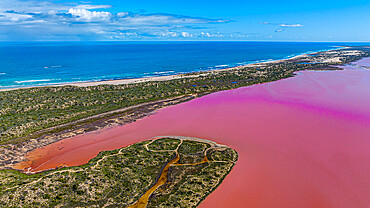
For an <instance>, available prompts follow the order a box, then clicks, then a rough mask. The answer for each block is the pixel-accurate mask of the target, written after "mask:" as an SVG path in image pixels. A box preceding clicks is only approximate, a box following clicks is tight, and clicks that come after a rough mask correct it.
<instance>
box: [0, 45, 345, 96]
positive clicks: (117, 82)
mask: <svg viewBox="0 0 370 208" xmlns="http://www.w3.org/2000/svg"><path fill="white" fill-rule="evenodd" d="M335 50H338V49H333V50H330V51H335ZM316 53H318V52H316ZM312 54H314V53H312ZM307 56H308V54H302V55H297V56H294V57H291V58H287V59H280V60H272V61H264V62H259V63H251V64H246V65H241V66H235V67H229V68H225V69H213V70H210V71H199V72H195V74H194V73H192V74H176V75H167V76H153V77H142V78H134V79H117V80H106V81H89V82H72V83H63V84H53V85H46V86H33V87H18V88H8V89H0V92H4V91H10V90H18V89H28V88H34V87H57V86H76V87H89V86H98V85H122V84H135V83H142V82H156V81H167V80H173V79H181V78H192V77H199V76H206V75H208V74H210V73H217V72H222V71H230V70H237V69H241V68H245V67H255V66H261V65H265V64H272V63H281V62H284V61H289V60H295V59H301V58H305V57H307Z"/></svg>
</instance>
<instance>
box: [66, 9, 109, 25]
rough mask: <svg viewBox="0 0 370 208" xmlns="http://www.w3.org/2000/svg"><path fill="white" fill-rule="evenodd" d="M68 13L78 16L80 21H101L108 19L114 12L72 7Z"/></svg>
mask: <svg viewBox="0 0 370 208" xmlns="http://www.w3.org/2000/svg"><path fill="white" fill-rule="evenodd" d="M68 14H71V15H72V16H74V17H76V18H77V20H78V21H83V22H100V21H108V20H110V17H111V16H112V14H111V13H110V12H97V11H89V10H87V9H75V8H71V9H69V10H68Z"/></svg>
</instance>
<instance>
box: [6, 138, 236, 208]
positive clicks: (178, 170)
mask: <svg viewBox="0 0 370 208" xmlns="http://www.w3.org/2000/svg"><path fill="white" fill-rule="evenodd" d="M237 159H238V155H237V153H236V151H235V150H233V149H231V148H229V147H227V146H225V145H220V144H217V143H215V142H212V141H208V140H203V139H197V138H191V137H179V136H165V137H159V138H155V139H153V140H149V141H144V142H140V143H136V144H133V145H130V146H128V147H124V148H121V149H117V150H113V151H106V152H101V153H100V154H99V155H98V156H97V157H95V158H93V159H92V160H90V161H89V163H87V164H85V165H83V166H78V167H69V168H62V169H57V170H52V171H46V172H42V173H38V174H33V175H26V174H23V173H19V172H17V171H13V170H2V171H0V181H1V184H0V206H2V207H90V206H92V207H103V206H104V207H130V208H141V207H196V206H198V205H199V204H200V202H201V201H203V200H204V199H205V197H206V196H207V195H209V194H210V193H211V192H212V191H213V190H215V189H216V188H217V186H218V185H219V184H220V183H221V182H222V180H223V179H224V178H225V177H226V175H227V174H228V173H229V172H230V171H231V169H232V168H233V166H234V165H235V163H236V162H237Z"/></svg>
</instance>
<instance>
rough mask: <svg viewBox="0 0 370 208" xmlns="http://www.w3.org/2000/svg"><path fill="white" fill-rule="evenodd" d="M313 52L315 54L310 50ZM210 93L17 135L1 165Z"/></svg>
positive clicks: (7, 146)
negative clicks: (32, 134) (24, 136)
mask: <svg viewBox="0 0 370 208" xmlns="http://www.w3.org/2000/svg"><path fill="white" fill-rule="evenodd" d="M336 50H337V49H336ZM330 51H335V50H330ZM319 53H320V52H316V53H313V54H319ZM321 53H322V52H321ZM331 53H332V52H331ZM341 53H344V52H339V54H341ZM346 53H347V52H346ZM337 54H338V53H335V54H334V57H336V55H337ZM310 55H312V54H310ZM319 55H320V54H319ZM342 55H343V54H342ZM332 56H333V54H331V55H330V56H329V60H332ZM320 57H321V56H319V58H320ZM305 58H310V59H313V60H315V59H316V58H313V57H311V56H309V55H308V54H303V55H298V56H295V57H291V58H288V59H283V60H275V61H269V62H263V63H254V64H248V65H246V66H238V67H232V68H227V69H219V70H213V71H208V72H203V73H195V75H194V74H190V76H193V77H199V76H207V75H213V73H217V72H221V71H223V72H227V71H233V70H235V71H240V70H241V69H244V68H246V67H259V66H264V67H269V66H270V65H268V64H273V63H284V62H287V63H288V64H289V63H293V64H296V63H300V62H302V61H305V60H306V59H305ZM335 60H336V59H335ZM334 65H336V64H334ZM337 65H338V64H337ZM326 69H328V70H329V69H330V70H333V69H340V68H338V67H337V66H332V65H328V66H327V67H322V66H317V67H316V68H315V67H313V68H311V70H326ZM230 73H233V72H230ZM177 76H178V77H177V78H186V77H184V76H183V75H177ZM159 78H160V77H159ZM166 78H170V79H175V78H174V76H169V77H165V79H164V80H163V81H166ZM146 79H148V78H143V79H139V80H142V82H146V81H148V80H146ZM280 79H282V78H279V79H276V80H280ZM114 81H116V82H115V83H116V84H119V83H117V82H119V81H120V80H114ZM122 81H127V80H122ZM129 81H131V83H133V84H134V83H136V82H135V81H138V80H137V79H134V82H132V81H133V80H132V79H131V80H129ZM267 81H268V80H267ZM270 81H274V80H270ZM264 82H266V81H264ZM101 83H106V81H104V82H88V83H86V84H87V85H86V86H90V84H93V85H91V86H95V85H100V84H101ZM63 86H64V85H63ZM66 86H70V85H66ZM247 86H248V85H247ZM216 92H217V91H216ZM209 93H210V92H208V93H196V94H190V95H187V96H183V97H181V98H173V99H172V100H171V99H170V100H158V101H157V102H153V103H151V102H149V103H144V106H145V107H144V108H143V107H141V106H142V105H140V106H139V107H138V108H135V106H133V107H134V109H131V108H130V109H131V110H129V111H125V110H124V109H119V110H118V111H119V113H118V114H114V115H112V114H110V113H112V112H107V115H108V116H106V117H99V114H98V115H96V116H98V117H99V118H98V119H96V120H93V121H88V122H82V124H80V123H78V121H79V120H78V121H76V122H77V125H76V123H75V122H68V123H66V124H63V125H56V126H55V127H53V128H59V127H60V126H66V127H70V128H63V129H62V131H58V132H57V133H55V132H51V133H49V132H46V133H45V134H40V136H37V137H34V138H31V139H30V140H22V138H19V139H20V140H19V139H17V140H19V141H18V142H16V143H13V144H12V143H8V144H5V145H1V146H0V150H1V151H0V156H2V157H1V160H0V169H4V168H6V169H9V168H10V169H17V170H21V169H22V168H15V167H16V166H17V167H25V166H24V165H25V163H27V164H28V163H29V162H30V160H28V161H26V160H25V159H26V158H25V157H26V155H27V154H28V153H30V152H31V151H33V150H35V149H39V148H42V147H44V146H47V145H50V144H53V143H56V142H58V141H61V140H64V139H67V138H71V137H75V136H77V135H81V134H86V133H88V132H95V131H99V130H103V129H108V128H109V127H113V126H116V125H126V124H128V123H132V122H134V121H136V120H138V119H141V118H143V117H146V116H148V115H151V114H153V113H154V112H155V111H156V110H158V109H161V108H164V107H167V106H172V105H176V104H179V103H182V102H186V101H189V100H192V99H194V98H196V97H201V96H203V95H206V94H209ZM158 103H160V104H159V105H158ZM82 120H85V119H82ZM71 124H73V125H71ZM44 130H47V129H44ZM44 130H42V131H39V132H35V134H36V135H38V133H40V132H41V133H44ZM17 140H15V141H17ZM28 159H29V158H28ZM21 163H22V164H21ZM26 166H27V165H26ZM23 171H25V169H23Z"/></svg>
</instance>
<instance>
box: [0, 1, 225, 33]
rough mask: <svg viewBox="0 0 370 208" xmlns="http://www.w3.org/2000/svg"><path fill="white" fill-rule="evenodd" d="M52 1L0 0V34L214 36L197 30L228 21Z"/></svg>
mask: <svg viewBox="0 0 370 208" xmlns="http://www.w3.org/2000/svg"><path fill="white" fill-rule="evenodd" d="M54 2H56V1H51V0H50V1H47V0H44V1H36V0H27V1H23V0H0V27H1V26H3V27H4V31H5V30H6V31H11V32H8V33H2V34H1V35H2V38H3V37H4V34H5V35H8V39H9V40H10V39H11V40H14V39H17V38H18V39H22V40H23V39H24V38H25V37H29V38H31V39H32V37H34V39H38V40H44V39H47V37H48V36H49V37H52V38H56V39H58V38H63V37H72V39H75V38H77V39H79V38H81V37H88V38H92V39H106V38H108V39H120V38H121V39H122V38H157V37H163V38H217V37H221V36H222V35H221V34H217V33H210V32H197V30H198V29H199V28H203V29H206V28H207V26H206V25H207V24H210V23H227V22H229V20H223V19H210V18H202V17H191V16H184V15H177V14H165V13H154V14H142V13H132V12H128V11H122V12H117V13H114V12H112V10H110V8H111V7H112V6H111V5H91V4H90V3H87V2H86V3H83V4H78V3H54ZM58 2H60V1H58ZM199 25H200V26H199ZM5 27H6V28H5ZM180 30H181V31H180ZM184 30H186V31H184ZM74 37H75V38H74ZM94 37H95V38H94ZM5 39H6V38H5ZM3 40H4V38H3Z"/></svg>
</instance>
